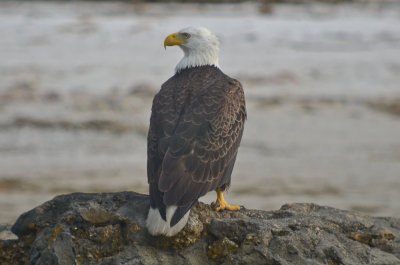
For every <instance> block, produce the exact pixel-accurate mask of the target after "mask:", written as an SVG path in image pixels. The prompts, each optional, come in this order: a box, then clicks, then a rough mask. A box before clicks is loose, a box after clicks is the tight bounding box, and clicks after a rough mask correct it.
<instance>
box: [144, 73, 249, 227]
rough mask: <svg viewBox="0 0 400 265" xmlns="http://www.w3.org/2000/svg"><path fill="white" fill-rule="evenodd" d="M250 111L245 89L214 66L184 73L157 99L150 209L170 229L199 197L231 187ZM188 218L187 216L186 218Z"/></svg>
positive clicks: (152, 128) (150, 143)
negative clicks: (169, 210)
mask: <svg viewBox="0 0 400 265" xmlns="http://www.w3.org/2000/svg"><path fill="white" fill-rule="evenodd" d="M245 119H246V108H245V101H244V94H243V89H242V85H241V84H240V83H239V82H238V81H237V80H235V79H232V78H230V77H229V76H227V75H225V74H224V73H223V72H222V71H221V70H220V69H219V68H217V67H214V66H200V67H193V68H189V69H185V70H182V71H180V72H179V73H177V74H175V75H174V76H173V77H171V78H170V79H169V80H168V81H166V82H165V83H164V84H163V85H162V87H161V90H160V91H159V93H158V94H157V95H156V96H155V98H154V101H153V107H152V114H151V118H150V128H149V133H148V161H147V169H148V182H149V185H150V200H151V207H152V208H153V209H154V208H158V209H159V212H160V215H161V217H162V218H163V219H164V220H165V221H166V220H167V219H166V207H168V206H172V205H175V206H178V208H177V210H176V211H175V213H174V215H173V216H172V219H171V220H170V222H171V223H170V225H171V226H173V225H175V224H176V223H178V222H179V220H180V219H181V218H182V217H183V216H185V217H186V215H185V214H186V213H187V212H188V210H189V209H190V208H191V207H192V205H193V204H194V203H195V202H197V200H198V198H199V197H201V196H203V195H205V194H206V193H207V192H209V191H212V190H216V189H217V188H222V189H225V188H226V187H228V186H229V185H230V181H231V174H232V170H233V166H234V163H235V159H236V155H237V151H238V147H239V144H240V141H241V138H242V134H243V127H244V121H245ZM186 218H187V217H186Z"/></svg>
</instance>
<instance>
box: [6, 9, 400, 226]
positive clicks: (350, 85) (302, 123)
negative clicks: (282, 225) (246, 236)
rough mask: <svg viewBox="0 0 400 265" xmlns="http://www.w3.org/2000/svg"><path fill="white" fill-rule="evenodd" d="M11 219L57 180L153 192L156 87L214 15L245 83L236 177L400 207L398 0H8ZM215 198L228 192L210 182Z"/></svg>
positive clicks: (275, 189)
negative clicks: (184, 31) (188, 32)
mask: <svg viewBox="0 0 400 265" xmlns="http://www.w3.org/2000/svg"><path fill="white" fill-rule="evenodd" d="M0 25H1V27H0V36H1V38H0V51H1V52H0V75H1V78H0V222H13V221H14V220H15V219H16V218H17V217H18V215H20V214H21V213H22V212H24V211H27V210H29V209H31V208H32V207H34V206H37V205H39V204H41V203H43V202H45V201H46V200H49V199H51V198H52V197H54V196H56V195H58V194H64V193H69V192H107V191H122V190H131V191H137V192H142V193H146V192H147V177H146V133H147V128H148V120H149V115H150V108H151V102H152V97H153V96H154V94H155V93H156V92H157V91H158V89H159V87H160V85H161V84H162V82H164V81H165V80H167V79H168V78H169V77H170V76H171V75H172V74H173V71H174V67H175V65H176V63H177V62H178V61H179V59H180V57H181V56H182V52H181V51H180V50H179V49H178V48H176V47H172V48H168V49H167V50H164V47H163V41H164V38H165V37H166V36H167V35H169V34H170V33H173V32H176V31H178V30H179V29H181V28H183V27H186V26H189V25H194V26H206V27H208V28H210V29H211V30H213V31H214V32H215V33H216V34H217V35H218V36H219V38H220V40H221V52H220V66H221V68H222V70H223V71H224V72H225V73H227V74H228V75H230V76H232V77H235V78H237V79H239V80H240V81H241V82H242V84H243V85H244V89H245V94H246V100H247V108H248V120H247V123H246V128H245V134H244V136H243V141H242V145H241V147H240V151H239V156H238V160H237V163H236V165H235V169H234V173H233V175H232V185H231V188H230V189H229V191H228V192H227V199H228V200H229V201H230V202H231V203H236V204H240V205H243V206H245V207H247V208H258V209H277V208H279V207H280V206H281V205H283V204H285V203H290V202H315V203H319V204H324V205H330V206H333V207H339V208H342V209H350V210H357V211H361V212H364V213H366V214H372V215H390V216H400V137H399V136H400V115H399V113H400V111H399V108H400V107H399V104H400V100H399V98H400V3H398V2H380V3H374V2H372V3H363V4H354V3H353V4H341V5H322V4H312V5H271V6H264V5H258V4H224V5H193V4H185V5H181V4H141V5H133V4H128V3H105V2H102V3H93V2H47V1H46V2H36V1H35V2H18V1H17V2H16V1H9V2H8V1H2V2H1V3H0ZM202 200H203V201H206V202H211V201H212V200H215V194H214V193H213V192H211V193H209V194H208V195H206V196H205V197H204V198H203V199H202Z"/></svg>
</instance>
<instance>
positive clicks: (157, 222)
mask: <svg viewBox="0 0 400 265" xmlns="http://www.w3.org/2000/svg"><path fill="white" fill-rule="evenodd" d="M177 208H178V207H177V206H175V205H173V206H168V207H167V210H166V217H167V221H164V219H163V218H162V217H161V214H160V212H159V211H158V209H157V208H151V207H150V210H149V214H148V215H147V220H146V227H147V230H149V233H150V234H152V235H153V236H156V235H165V236H174V235H176V234H177V233H178V232H179V231H181V230H182V229H183V227H185V225H186V223H187V221H188V219H189V213H190V210H189V211H188V212H187V213H186V214H185V215H184V216H183V217H182V219H181V220H179V222H178V223H177V224H176V225H174V226H172V227H171V226H170V223H171V219H172V216H174V213H175V211H176V209H177Z"/></svg>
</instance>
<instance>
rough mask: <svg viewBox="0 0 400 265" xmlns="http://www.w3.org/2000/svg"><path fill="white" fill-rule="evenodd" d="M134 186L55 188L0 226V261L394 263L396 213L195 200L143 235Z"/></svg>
mask: <svg viewBox="0 0 400 265" xmlns="http://www.w3.org/2000/svg"><path fill="white" fill-rule="evenodd" d="M148 207H149V199H148V196H147V195H142V194H137V193H134V192H120V193H101V194H83V193H75V194H69V195H61V196H58V197H56V198H54V199H53V200H51V201H48V202H46V203H44V204H42V205H40V206H38V207H36V208H35V209H33V210H31V211H29V212H26V213H24V214H22V215H21V216H20V217H19V219H18V220H17V221H16V223H15V224H14V225H13V226H12V227H11V231H12V232H13V233H14V234H16V235H17V236H18V239H15V238H13V237H12V235H10V233H9V230H10V226H7V225H3V226H0V230H1V231H0V234H1V235H4V236H2V237H1V238H0V264H4V265H6V264H13V265H15V264H32V265H33V264H59V265H67V264H77V265H78V264H85V265H86V264H102V265H106V264H107V265H109V264H110V265H111V264H357V265H360V264H382V265H383V264H385V265H389V264H400V219H396V218H391V217H370V216H364V215H361V214H357V213H355V212H349V211H342V210H338V209H334V208H330V207H325V206H318V205H315V204H286V205H284V206H282V207H281V209H280V210H277V211H260V210H248V209H242V210H240V211H238V212H229V211H225V212H215V211H214V210H213V209H212V207H211V206H209V205H206V204H203V203H198V204H196V205H195V207H194V208H193V209H192V212H191V214H190V218H189V221H188V224H187V225H186V227H185V229H184V230H183V231H182V232H180V233H179V234H178V235H176V236H175V237H171V238H168V237H153V236H150V235H149V234H148V233H147V231H146V228H145V226H144V223H145V218H146V214H147V210H148Z"/></svg>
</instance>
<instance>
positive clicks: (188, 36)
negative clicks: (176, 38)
mask: <svg viewBox="0 0 400 265" xmlns="http://www.w3.org/2000/svg"><path fill="white" fill-rule="evenodd" d="M181 36H182V38H183V39H185V40H187V39H189V38H190V34H189V33H186V32H184V33H181Z"/></svg>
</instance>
